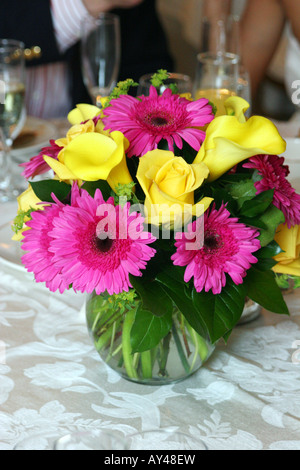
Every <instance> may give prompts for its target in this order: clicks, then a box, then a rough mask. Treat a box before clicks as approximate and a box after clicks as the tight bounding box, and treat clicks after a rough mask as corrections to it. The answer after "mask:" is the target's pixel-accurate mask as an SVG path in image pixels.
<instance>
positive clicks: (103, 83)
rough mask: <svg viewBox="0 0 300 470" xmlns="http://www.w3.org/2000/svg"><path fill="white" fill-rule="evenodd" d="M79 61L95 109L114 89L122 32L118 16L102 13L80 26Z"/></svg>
mask: <svg viewBox="0 0 300 470" xmlns="http://www.w3.org/2000/svg"><path fill="white" fill-rule="evenodd" d="M81 59H82V72H83V78H84V83H85V85H86V87H87V89H88V91H89V94H90V96H91V98H92V100H93V102H94V104H95V105H96V106H99V107H101V102H100V98H101V97H105V96H109V95H110V93H111V91H112V89H113V88H114V87H115V86H116V83H117V79H118V74H119V69H120V59H121V29H120V20H119V17H118V16H117V15H113V14H111V13H102V14H101V15H100V17H99V18H97V19H95V18H91V19H88V20H85V21H84V22H83V23H82V40H81Z"/></svg>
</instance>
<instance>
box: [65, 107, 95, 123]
mask: <svg viewBox="0 0 300 470" xmlns="http://www.w3.org/2000/svg"><path fill="white" fill-rule="evenodd" d="M99 114H101V110H100V109H99V108H97V106H93V105H91V104H78V105H77V106H76V108H75V109H73V110H72V111H70V112H69V114H68V121H69V122H70V124H72V125H75V124H81V123H82V122H85V121H88V120H89V119H93V118H94V117H96V116H98V115H99Z"/></svg>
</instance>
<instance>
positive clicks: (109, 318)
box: [86, 293, 215, 385]
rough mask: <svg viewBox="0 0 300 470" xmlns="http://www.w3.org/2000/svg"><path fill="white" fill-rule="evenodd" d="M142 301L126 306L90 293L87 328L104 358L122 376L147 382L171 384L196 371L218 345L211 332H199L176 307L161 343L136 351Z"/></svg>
mask: <svg viewBox="0 0 300 470" xmlns="http://www.w3.org/2000/svg"><path fill="white" fill-rule="evenodd" d="M139 303H140V301H139V300H136V301H135V302H134V303H131V304H130V305H127V304H126V302H125V301H124V302H122V301H119V302H116V301H115V299H114V298H113V296H112V297H110V296H108V295H96V294H95V293H94V294H91V295H90V296H88V298H87V302H86V318H87V327H88V331H89V334H90V336H91V338H92V340H93V342H94V345H95V348H96V350H97V352H98V353H99V355H100V357H101V358H102V360H103V361H104V362H105V363H106V364H107V365H108V366H110V367H111V368H112V369H113V370H115V371H116V372H118V373H119V374H120V375H121V376H122V377H123V378H125V379H128V380H130V381H133V382H138V383H142V384H147V385H164V384H170V383H174V382H178V381H181V380H183V379H185V378H187V377H189V376H190V375H192V374H193V373H195V372H196V371H197V370H198V369H199V368H200V367H201V366H202V365H203V364H204V363H205V362H206V361H207V360H208V359H209V357H210V356H211V354H212V353H213V351H214V349H215V346H214V345H212V344H211V342H210V340H209V337H208V335H203V336H200V335H199V334H198V333H196V331H195V330H194V329H193V328H192V327H191V326H190V325H189V323H188V322H187V321H186V319H185V318H184V316H183V315H182V314H181V312H180V311H179V310H178V308H177V307H176V306H174V310H173V316H172V326H171V328H170V330H169V331H168V332H167V334H166V335H165V336H164V337H163V338H162V339H161V341H160V342H159V344H157V345H156V346H155V347H153V348H151V349H149V350H146V351H143V352H133V350H132V347H131V336H130V333H131V328H132V326H133V323H134V319H135V314H136V311H137V308H138V306H139ZM148 334H149V333H148Z"/></svg>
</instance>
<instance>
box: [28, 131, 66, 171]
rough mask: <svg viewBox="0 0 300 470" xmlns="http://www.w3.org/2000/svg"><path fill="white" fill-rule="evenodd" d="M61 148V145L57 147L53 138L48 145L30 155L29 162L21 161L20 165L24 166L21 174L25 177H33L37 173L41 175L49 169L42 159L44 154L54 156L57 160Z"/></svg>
mask: <svg viewBox="0 0 300 470" xmlns="http://www.w3.org/2000/svg"><path fill="white" fill-rule="evenodd" d="M61 150H62V147H59V146H58V145H57V144H56V143H55V141H54V140H50V146H49V147H44V148H43V149H42V150H41V151H40V153H39V154H38V155H36V156H35V157H32V158H31V159H30V160H29V162H25V163H21V165H20V166H21V167H23V168H24V171H23V173H22V175H23V176H24V177H25V178H26V179H29V178H33V177H34V176H37V175H42V174H44V173H47V171H49V170H51V168H50V167H49V165H48V164H47V163H46V162H45V160H44V155H46V156H47V157H51V158H54V159H55V160H57V157H58V154H59V153H60V151H61Z"/></svg>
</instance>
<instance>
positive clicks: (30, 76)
mask: <svg viewBox="0 0 300 470" xmlns="http://www.w3.org/2000/svg"><path fill="white" fill-rule="evenodd" d="M51 12H52V19H53V27H54V32H55V36H56V41H57V44H58V47H59V50H60V52H61V53H64V52H65V51H66V50H67V49H69V48H70V47H71V46H73V45H74V44H75V43H76V42H77V41H78V40H79V39H80V36H81V22H82V20H83V19H84V18H87V17H89V13H88V11H87V9H86V8H85V6H84V5H83V3H82V0H51ZM26 106H27V113H28V115H30V116H36V117H40V118H44V119H51V118H59V117H65V116H66V114H67V113H68V112H69V111H70V108H71V97H70V95H69V87H68V68H67V64H65V63H64V62H57V63H54V64H49V65H42V66H38V67H31V68H28V69H27V77H26Z"/></svg>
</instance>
